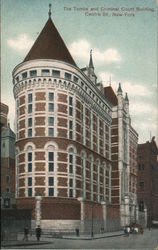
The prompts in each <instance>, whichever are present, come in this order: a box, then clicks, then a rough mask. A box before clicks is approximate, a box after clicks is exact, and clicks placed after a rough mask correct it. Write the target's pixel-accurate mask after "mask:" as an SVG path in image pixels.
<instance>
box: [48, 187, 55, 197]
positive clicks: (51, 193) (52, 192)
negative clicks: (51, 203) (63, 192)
mask: <svg viewBox="0 0 158 250" xmlns="http://www.w3.org/2000/svg"><path fill="white" fill-rule="evenodd" d="M49 196H54V188H49Z"/></svg>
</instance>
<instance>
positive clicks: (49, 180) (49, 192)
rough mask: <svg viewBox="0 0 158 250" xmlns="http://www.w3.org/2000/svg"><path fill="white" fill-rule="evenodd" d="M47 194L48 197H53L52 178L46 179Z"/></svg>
mask: <svg viewBox="0 0 158 250" xmlns="http://www.w3.org/2000/svg"><path fill="white" fill-rule="evenodd" d="M48 185H49V188H48V194H49V196H54V187H53V186H54V177H48Z"/></svg>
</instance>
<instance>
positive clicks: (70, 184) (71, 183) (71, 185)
mask: <svg viewBox="0 0 158 250" xmlns="http://www.w3.org/2000/svg"><path fill="white" fill-rule="evenodd" d="M69 187H73V179H70V182H69Z"/></svg>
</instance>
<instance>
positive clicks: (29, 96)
mask: <svg viewBox="0 0 158 250" xmlns="http://www.w3.org/2000/svg"><path fill="white" fill-rule="evenodd" d="M31 102H32V93H29V94H28V103H31Z"/></svg>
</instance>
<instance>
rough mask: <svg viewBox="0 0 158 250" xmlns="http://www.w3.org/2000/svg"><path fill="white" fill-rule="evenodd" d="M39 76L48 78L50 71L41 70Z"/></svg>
mask: <svg viewBox="0 0 158 250" xmlns="http://www.w3.org/2000/svg"><path fill="white" fill-rule="evenodd" d="M41 75H42V76H50V71H49V69H42V71H41Z"/></svg>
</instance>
